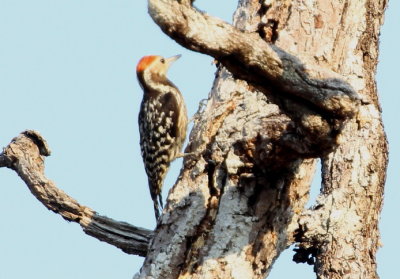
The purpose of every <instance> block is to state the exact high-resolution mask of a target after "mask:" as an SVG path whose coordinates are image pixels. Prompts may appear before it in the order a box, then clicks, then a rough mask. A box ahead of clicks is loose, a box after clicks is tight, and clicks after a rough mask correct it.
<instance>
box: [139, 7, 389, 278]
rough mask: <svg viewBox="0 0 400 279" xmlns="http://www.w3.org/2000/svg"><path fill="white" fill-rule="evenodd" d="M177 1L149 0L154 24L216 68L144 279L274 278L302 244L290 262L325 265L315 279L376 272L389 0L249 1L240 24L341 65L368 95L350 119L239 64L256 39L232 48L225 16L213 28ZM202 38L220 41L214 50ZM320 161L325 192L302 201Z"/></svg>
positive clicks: (309, 57)
mask: <svg viewBox="0 0 400 279" xmlns="http://www.w3.org/2000/svg"><path fill="white" fill-rule="evenodd" d="M173 2H174V1H149V3H150V14H151V15H152V17H153V19H154V20H155V21H156V23H157V24H159V25H160V27H161V28H162V29H163V30H164V32H166V33H167V34H168V35H169V36H171V37H172V38H174V39H175V40H176V41H178V42H179V43H180V44H182V45H183V46H185V47H188V48H191V49H193V50H196V51H200V52H203V53H207V54H211V55H213V56H214V57H215V58H216V59H217V60H218V61H219V62H220V64H219V67H218V71H217V73H216V79H215V82H214V86H213V89H212V91H211V93H210V96H209V99H208V103H207V105H206V107H205V109H204V111H203V112H202V113H201V114H200V115H198V117H197V120H196V123H195V127H194V128H193V130H192V132H191V135H190V145H189V146H188V148H187V150H186V151H187V152H198V153H199V154H201V155H200V156H198V157H196V158H187V159H186V160H185V162H184V169H182V172H181V175H180V177H179V179H178V181H177V183H176V185H175V186H174V188H173V189H172V190H171V192H170V194H169V197H168V204H167V207H166V210H165V213H164V216H163V218H162V221H161V223H160V224H159V226H158V227H157V230H156V234H155V238H154V239H153V241H152V243H151V246H150V249H149V254H148V255H147V258H146V260H145V263H144V265H143V268H142V270H141V273H140V275H138V276H137V277H139V278H145V277H146V276H150V277H154V278H264V277H265V276H266V275H267V274H268V273H269V271H270V269H271V267H272V264H273V262H274V261H275V259H276V258H277V257H278V256H279V254H280V253H281V252H282V251H283V250H284V249H286V248H287V247H288V246H289V245H291V244H293V243H297V244H298V249H297V254H296V255H295V257H294V259H295V260H296V261H297V262H308V263H314V262H315V271H316V273H317V276H318V278H377V274H376V264H375V254H376V250H377V247H378V246H379V233H378V230H377V223H378V217H379V213H380V210H381V204H382V196H383V186H384V180H385V171H386V164H387V146H386V139H385V134H384V131H383V127H382V122H381V116H380V108H379V103H378V100H377V92H376V85H375V80H374V75H375V69H376V64H377V58H378V57H377V55H378V35H379V28H380V25H381V24H382V17H383V11H384V8H385V5H386V1H367V0H364V1H337V2H334V3H333V2H332V1H327V0H319V1H250V0H249V1H245V0H243V1H239V7H238V10H237V12H236V14H235V17H234V25H235V26H236V28H238V29H240V30H243V31H246V32H251V33H246V35H247V36H258V37H261V38H262V39H263V40H264V41H266V42H268V46H270V47H272V49H273V50H277V49H274V47H275V46H277V47H278V49H279V51H280V50H282V51H284V52H288V53H290V54H291V55H295V56H296V58H298V59H299V61H300V63H301V64H304V65H306V66H305V67H306V68H307V69H308V68H314V67H315V66H317V67H321V68H323V69H326V70H330V71H332V72H335V73H337V74H340V76H341V79H342V80H344V81H345V82H346V83H348V84H349V85H350V86H351V87H352V89H353V90H355V91H356V92H357V93H358V94H359V96H360V100H361V101H360V105H359V106H358V107H357V109H358V111H357V112H356V113H355V115H352V116H351V117H348V118H345V117H343V115H344V114H345V113H343V114H342V115H336V116H335V117H332V111H328V110H326V107H322V109H321V106H320V105H319V104H317V105H316V104H315V103H313V104H310V102H313V100H311V98H312V97H311V96H305V95H304V96H302V95H299V94H301V93H296V94H293V95H294V96H293V95H290V94H291V93H292V92H293V91H296V90H297V88H294V85H293V84H290V79H291V76H289V82H288V81H287V80H285V78H286V77H285V72H284V73H283V74H282V73H280V74H278V75H273V74H271V77H269V76H267V77H266V78H265V81H264V82H260V81H259V80H257V79H256V78H254V77H253V76H250V75H249V73H251V74H253V73H254V72H255V71H252V70H253V69H252V68H251V67H252V65H250V63H251V62H250V63H248V64H249V67H248V69H243V66H246V65H245V63H246V62H248V61H251V59H247V57H246V54H244V55H242V52H244V53H245V52H246V51H249V52H251V51H253V50H252V49H250V48H251V47H252V46H251V45H246V44H243V43H241V41H240V39H237V40H236V42H237V44H236V49H235V48H234V47H232V48H231V49H229V50H232V52H231V53H226V52H228V51H229V50H228V51H226V50H225V49H222V50H221V48H223V47H221V46H220V45H223V41H224V40H225V39H226V38H225V35H226V34H224V31H226V29H228V27H227V28H225V26H223V24H222V23H221V24H220V25H219V27H220V28H221V29H222V31H221V32H220V33H212V30H211V29H212V28H213V27H215V25H213V24H215V22H212V21H211V20H210V19H209V17H207V16H206V15H203V14H200V13H198V12H193V10H191V8H190V4H188V3H186V4H185V3H181V4H178V3H177V2H176V3H173ZM181 2H183V1H181ZM261 2H262V3H261ZM178 7H179V8H178ZM167 8H168V10H167ZM178 9H180V10H179V11H178ZM185 9H188V10H187V11H186V10H185ZM172 12H175V13H176V15H177V18H176V22H179V21H180V23H179V24H178V23H176V22H174V20H175V19H171V18H169V17H168V15H169V14H171V13H172ZM185 13H187V14H186V15H184V14H185ZM181 15H183V16H182V17H180V16H181ZM204 22H206V23H204ZM198 23H199V24H205V25H207V26H208V27H209V30H207V29H206V28H201V29H200V28H199V26H196V24H198ZM196 27H197V29H196ZM188 31H189V32H188ZM227 32H229V31H227ZM202 33H203V34H202ZM204 33H205V34H204ZM187 34H189V35H187ZM213 34H217V36H213ZM206 36H209V37H212V39H210V40H220V41H219V42H218V44H220V45H218V47H215V48H213V47H214V46H212V45H211V44H210V42H204V38H205V37H206ZM230 37H234V36H233V35H231V36H230ZM226 40H229V39H226ZM221 41H222V42H221ZM232 41H233V40H232ZM232 44H235V41H233V42H232ZM257 46H258V45H257V43H255V44H254V46H253V47H254V48H256V47H257ZM218 48H219V49H218ZM245 48H249V49H245ZM254 52H256V51H254ZM277 53H279V52H278V51H277ZM280 57H281V58H282V57H283V56H280ZM256 58H257V56H256ZM246 59H247V60H246ZM282 61H283V59H282ZM309 65H313V66H312V67H311V66H309ZM265 66H266V67H268V66H269V65H265ZM231 72H232V73H233V75H232V74H231ZM246 72H247V73H246ZM288 72H289V71H288ZM305 72H306V73H309V72H308V71H305ZM317 72H321V70H319V71H317ZM257 74H258V73H257ZM314 77H317V78H320V80H323V78H326V76H322V75H316V74H314ZM331 77H332V78H335V79H336V78H337V77H336V76H334V75H333V74H332V75H331ZM280 78H282V79H283V81H280V80H279V79H280ZM328 78H329V74H328ZM242 79H246V80H247V82H246V81H245V80H242ZM324 81H327V79H325V80H324ZM281 82H282V83H284V84H281ZM288 83H289V85H287V86H286V85H285V84H288ZM319 86H320V87H323V85H321V84H320V85H319ZM326 96H329V95H324V97H326ZM350 96H351V95H350ZM299 97H300V98H299ZM302 97H303V99H301V98H302ZM342 111H344V110H342ZM335 112H337V111H335ZM310 123H311V124H310ZM318 137H320V138H319V139H318ZM318 157H320V158H321V160H322V165H323V170H322V177H323V185H322V188H321V194H320V196H319V198H318V200H317V204H316V205H315V206H314V207H313V208H312V209H310V210H305V209H304V206H305V203H306V202H307V199H308V192H309V187H310V183H311V180H312V176H313V173H314V169H315V158H318ZM313 158H314V159H313Z"/></svg>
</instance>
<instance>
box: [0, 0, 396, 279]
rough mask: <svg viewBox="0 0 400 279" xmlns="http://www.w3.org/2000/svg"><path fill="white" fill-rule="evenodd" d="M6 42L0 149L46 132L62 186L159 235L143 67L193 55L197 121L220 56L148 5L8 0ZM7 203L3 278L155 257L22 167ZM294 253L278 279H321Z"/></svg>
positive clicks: (11, 175)
mask: <svg viewBox="0 0 400 279" xmlns="http://www.w3.org/2000/svg"><path fill="white" fill-rule="evenodd" d="M236 3H237V1H233V0H230V1H228V0H225V1H222V0H221V1H212V0H198V1H196V5H197V6H198V7H199V8H201V9H202V10H205V11H207V12H208V13H209V14H211V15H215V16H218V17H221V18H223V19H224V20H226V21H229V22H230V21H231V17H232V13H233V11H234V9H235V7H236ZM389 4H390V5H389V9H388V10H387V13H386V20H385V25H384V27H383V29H382V37H381V47H380V50H381V54H380V64H379V66H378V75H377V81H378V88H379V94H380V98H381V104H382V108H383V117H384V123H385V128H386V132H387V134H388V138H389V142H390V152H391V153H390V165H389V171H388V178H387V183H386V194H385V204H384V206H385V207H384V211H383V214H382V222H381V224H380V228H381V232H382V243H383V245H384V246H383V247H382V248H381V249H380V250H379V253H378V266H379V269H378V271H379V274H380V276H381V278H393V276H394V274H398V271H397V270H398V268H397V266H398V250H399V248H400V245H399V244H398V243H399V242H398V240H397V236H398V231H399V225H398V222H397V220H398V214H399V209H400V207H399V202H398V201H399V200H400V190H399V187H398V184H399V179H400V175H399V171H398V166H399V165H400V162H399V149H400V132H399V129H398V127H397V126H398V125H397V120H396V119H398V115H397V113H396V112H397V109H398V106H399V105H400V102H399V93H398V92H397V90H398V86H397V84H395V82H396V81H397V78H398V77H397V76H398V72H397V70H396V69H397V67H398V65H400V59H399V55H398V46H399V44H400V39H399V36H398V34H399V31H398V28H399V21H398V17H399V16H398V15H399V14H400V2H399V1H394V0H392V1H391V2H390V3H389ZM0 38H1V43H0V92H1V93H0V97H1V99H0V104H1V112H2V122H1V123H2V124H1V131H0V147H4V146H6V145H7V144H8V143H9V142H10V140H11V139H12V138H13V137H15V136H17V135H18V134H19V133H20V132H21V131H23V130H25V129H35V130H38V131H39V132H40V133H41V134H42V135H43V136H44V137H45V138H46V140H47V141H48V143H49V145H50V148H51V149H52V155H51V156H50V157H48V158H47V159H46V175H47V177H48V178H50V179H52V180H53V181H54V182H55V183H56V184H57V186H58V187H59V188H61V189H62V190H64V191H65V192H67V193H68V194H70V195H71V196H72V197H74V198H75V199H77V200H78V201H79V202H80V203H81V204H84V205H87V206H89V207H91V208H93V209H94V210H96V211H97V212H99V213H100V214H103V215H107V216H108V217H111V218H114V219H117V220H121V221H126V222H129V223H131V224H134V225H137V226H141V227H145V228H149V229H152V228H154V225H155V220H154V213H153V207H152V202H151V199H150V195H149V192H148V189H147V178H146V175H145V172H144V169H143V165H142V160H141V158H140V151H139V140H138V127H137V115H138V109H139V105H140V101H141V98H142V91H141V89H140V87H139V85H138V83H137V81H136V75H135V66H136V63H137V61H138V60H139V59H140V57H142V56H144V55H148V54H160V55H164V56H172V55H175V54H182V58H181V59H180V60H179V61H177V62H176V63H175V64H174V65H173V67H172V69H171V71H170V72H169V76H170V78H171V80H173V82H174V83H175V84H176V85H178V87H179V88H180V89H181V91H182V92H183V95H184V97H185V99H186V102H187V106H188V112H189V116H191V115H193V114H194V113H195V112H196V110H197V106H198V103H199V101H200V100H201V99H203V98H206V97H207V95H208V93H209V91H210V88H211V84H212V81H213V78H214V72H215V66H214V65H212V58H210V57H207V56H204V55H201V54H197V53H194V52H191V51H188V50H186V49H184V48H182V47H181V46H179V45H178V44H177V43H175V42H174V41H172V40H171V39H169V38H168V37H167V36H166V35H164V34H163V33H162V32H161V31H160V30H159V28H158V27H157V26H156V25H155V24H154V23H153V21H152V20H151V18H150V17H149V16H148V14H147V1H127V0H114V1H106V0H96V1H95V0H79V1H77V0H68V1H66V0H37V1H32V0H0ZM180 166H181V160H178V161H177V162H174V163H173V165H172V168H171V170H170V172H169V175H168V177H167V179H166V181H165V183H164V184H165V185H166V189H165V190H164V197H166V196H167V193H168V188H169V187H168V186H170V185H172V184H173V183H174V182H175V179H176V176H177V173H178V171H179V169H180ZM396 166H397V167H396ZM317 177H318V175H317ZM318 183H319V182H316V183H314V185H313V190H314V191H313V192H314V193H315V192H316V191H317V190H318V188H319V185H318ZM0 197H1V198H0V212H1V213H0V217H1V220H2V225H1V230H0V251H1V253H0V278H1V279H3V278H4V279H19V278H41V279H50V278H57V279H70V278H75V279H81V278H82V279H83V278H85V279H87V278H96V279H108V278H132V276H133V274H134V273H136V272H137V271H138V270H139V268H140V266H141V264H142V262H143V258H141V257H138V256H133V255H127V254H125V253H123V252H122V251H120V250H119V249H117V248H115V247H113V246H110V245H109V244H106V243H103V242H100V241H98V240H97V239H94V238H92V237H90V236H87V235H85V234H84V233H83V232H82V230H81V228H80V227H79V225H77V224H72V223H67V222H66V221H64V220H63V219H62V218H61V217H60V216H58V215H56V214H54V213H52V212H50V211H48V210H46V209H45V208H44V207H43V205H42V204H41V203H39V202H38V201H37V200H36V199H35V198H34V197H33V196H32V194H31V193H30V192H29V190H28V189H27V187H26V186H25V185H24V183H23V182H22V181H21V179H20V178H19V177H18V176H17V175H16V174H15V172H13V171H11V170H8V169H4V168H2V169H0ZM292 256H293V252H292V251H291V250H287V251H286V252H285V253H284V255H283V256H282V257H281V258H280V259H278V261H277V263H276V266H275V267H274V269H273V271H272V274H271V276H270V277H269V278H272V279H279V278H293V277H294V276H296V278H299V279H306V278H307V279H309V278H313V275H312V274H313V273H312V267H311V266H307V265H304V264H295V263H293V262H291V260H290V259H291V257H292Z"/></svg>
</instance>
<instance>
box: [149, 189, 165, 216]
mask: <svg viewBox="0 0 400 279" xmlns="http://www.w3.org/2000/svg"><path fill="white" fill-rule="evenodd" d="M151 198H152V200H153V206H154V214H155V216H156V220H157V221H158V220H159V218H160V215H161V214H160V212H162V209H163V208H164V205H163V201H162V196H161V193H160V194H154V195H153V193H152V195H151Z"/></svg>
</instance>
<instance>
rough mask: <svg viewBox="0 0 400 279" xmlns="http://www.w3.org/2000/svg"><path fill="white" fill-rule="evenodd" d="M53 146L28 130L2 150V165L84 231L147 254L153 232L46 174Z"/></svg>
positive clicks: (53, 209) (136, 253)
mask: <svg viewBox="0 0 400 279" xmlns="http://www.w3.org/2000/svg"><path fill="white" fill-rule="evenodd" d="M49 155H50V149H49V147H48V145H47V143H46V141H45V140H44V139H43V137H42V136H41V135H40V134H39V133H38V132H36V131H32V130H27V131H24V132H22V133H21V134H20V135H19V136H18V137H16V138H14V139H13V140H12V141H11V143H10V144H9V145H8V146H7V147H6V148H4V150H3V152H2V153H1V154H0V167H8V168H10V169H12V170H14V171H15V172H16V173H17V174H18V175H19V176H20V177H21V178H22V180H23V181H24V182H25V183H26V185H27V186H28V188H29V190H30V191H31V192H32V194H33V195H34V196H35V197H36V198H37V199H38V200H39V201H40V202H41V203H42V204H43V205H44V206H45V207H46V208H47V209H49V210H51V211H53V212H54V213H57V214H60V215H61V216H62V217H63V218H64V219H65V220H67V221H70V222H76V223H78V224H79V225H80V226H81V227H82V229H83V231H84V232H85V233H86V234H88V235H90V236H93V237H95V238H97V239H99V240H101V241H105V242H107V243H109V244H111V245H114V246H116V247H118V248H120V249H121V250H122V251H124V252H125V253H127V254H135V255H139V256H145V255H146V254H147V247H148V245H149V241H150V239H151V237H152V234H153V232H152V231H150V230H147V229H143V228H139V227H135V226H132V225H130V224H128V223H125V222H119V221H115V220H113V219H111V218H108V217H106V216H101V215H99V214H98V213H96V212H95V211H94V210H92V209H91V208H89V207H87V206H83V205H81V204H79V203H78V202H77V201H76V200H74V199H73V198H71V197H70V196H68V195H67V194H66V193H64V192H63V191H62V190H60V189H58V188H57V187H56V185H55V183H54V182H53V181H51V180H49V179H48V178H47V177H46V176H45V175H44V158H45V156H49Z"/></svg>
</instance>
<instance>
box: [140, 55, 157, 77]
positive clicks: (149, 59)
mask: <svg viewBox="0 0 400 279" xmlns="http://www.w3.org/2000/svg"><path fill="white" fill-rule="evenodd" d="M157 57H158V56H157V55H148V56H144V57H142V59H140V61H139V63H138V64H137V66H136V72H138V73H139V72H143V71H144V70H145V69H146V68H147V67H148V66H149V65H150V64H151V63H153V62H154V60H156V59H157Z"/></svg>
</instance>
